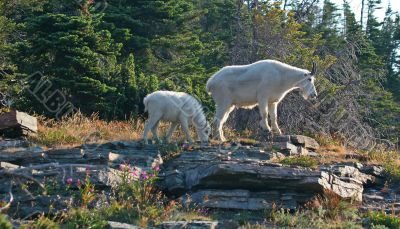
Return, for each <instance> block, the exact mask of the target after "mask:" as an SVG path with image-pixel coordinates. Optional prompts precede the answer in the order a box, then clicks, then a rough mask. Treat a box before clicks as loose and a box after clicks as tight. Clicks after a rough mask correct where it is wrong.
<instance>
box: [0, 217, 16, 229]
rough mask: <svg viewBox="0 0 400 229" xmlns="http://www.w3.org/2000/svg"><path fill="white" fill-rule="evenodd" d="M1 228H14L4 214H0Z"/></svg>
mask: <svg viewBox="0 0 400 229" xmlns="http://www.w3.org/2000/svg"><path fill="white" fill-rule="evenodd" d="M0 228H1V229H12V228H13V226H12V224H11V222H10V221H9V220H8V219H7V217H6V216H5V215H3V214H0Z"/></svg>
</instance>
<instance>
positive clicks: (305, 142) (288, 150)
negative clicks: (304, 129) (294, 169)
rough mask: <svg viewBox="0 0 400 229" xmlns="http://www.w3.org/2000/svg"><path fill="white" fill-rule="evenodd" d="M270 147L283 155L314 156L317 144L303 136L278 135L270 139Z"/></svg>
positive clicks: (317, 147)
mask: <svg viewBox="0 0 400 229" xmlns="http://www.w3.org/2000/svg"><path fill="white" fill-rule="evenodd" d="M272 146H273V147H274V148H276V149H278V150H279V151H281V152H282V153H284V154H285V155H288V156H293V155H310V156H316V153H315V150H317V149H319V144H318V142H317V141H315V140H314V139H313V138H310V137H307V136H303V135H280V136H275V137H274V138H273V139H272Z"/></svg>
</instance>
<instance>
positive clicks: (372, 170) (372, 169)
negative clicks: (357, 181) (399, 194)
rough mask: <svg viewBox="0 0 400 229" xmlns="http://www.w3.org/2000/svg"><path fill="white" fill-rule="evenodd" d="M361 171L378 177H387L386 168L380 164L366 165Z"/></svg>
mask: <svg viewBox="0 0 400 229" xmlns="http://www.w3.org/2000/svg"><path fill="white" fill-rule="evenodd" d="M361 172H363V173H365V174H368V175H372V176H376V177H382V178H383V177H386V173H385V168H383V167H382V166H379V165H366V166H364V167H363V168H361Z"/></svg>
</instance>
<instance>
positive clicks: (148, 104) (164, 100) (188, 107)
mask: <svg viewBox="0 0 400 229" xmlns="http://www.w3.org/2000/svg"><path fill="white" fill-rule="evenodd" d="M143 103H144V106H145V111H148V112H149V120H148V121H147V122H146V124H145V126H144V133H143V140H144V141H145V143H147V133H148V132H149V130H151V132H152V133H153V138H154V139H156V140H157V141H158V136H157V128H158V124H159V122H160V120H163V121H170V122H171V127H170V128H169V130H168V133H167V137H166V138H167V141H169V139H170V137H171V135H172V133H173V132H174V130H175V129H176V126H177V125H178V122H180V123H181V126H182V128H183V131H184V132H185V135H186V139H187V140H188V141H189V142H190V143H192V142H193V140H192V138H191V137H190V134H189V123H190V122H192V123H193V125H194V126H195V127H196V130H197V134H198V136H199V137H200V140H201V141H202V142H207V141H208V135H209V134H210V126H209V125H208V123H207V120H206V117H205V116H204V113H203V109H202V106H201V104H200V103H199V102H198V101H197V100H196V99H195V98H194V97H192V96H191V95H188V94H186V93H184V92H174V91H156V92H153V93H151V94H149V95H147V96H146V97H145V98H144V100H143Z"/></svg>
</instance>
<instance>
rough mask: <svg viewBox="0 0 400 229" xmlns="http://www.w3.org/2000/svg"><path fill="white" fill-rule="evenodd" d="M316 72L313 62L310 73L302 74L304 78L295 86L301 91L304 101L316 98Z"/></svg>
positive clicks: (315, 65)
mask: <svg viewBox="0 0 400 229" xmlns="http://www.w3.org/2000/svg"><path fill="white" fill-rule="evenodd" d="M316 72H317V64H316V63H315V62H313V67H312V70H311V72H307V73H304V78H303V79H302V80H301V81H300V82H299V83H298V84H297V85H298V87H299V88H300V90H301V94H302V96H303V98H304V99H308V98H312V99H315V98H317V95H318V93H317V89H316V88H315V85H314V82H315V73H316Z"/></svg>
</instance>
